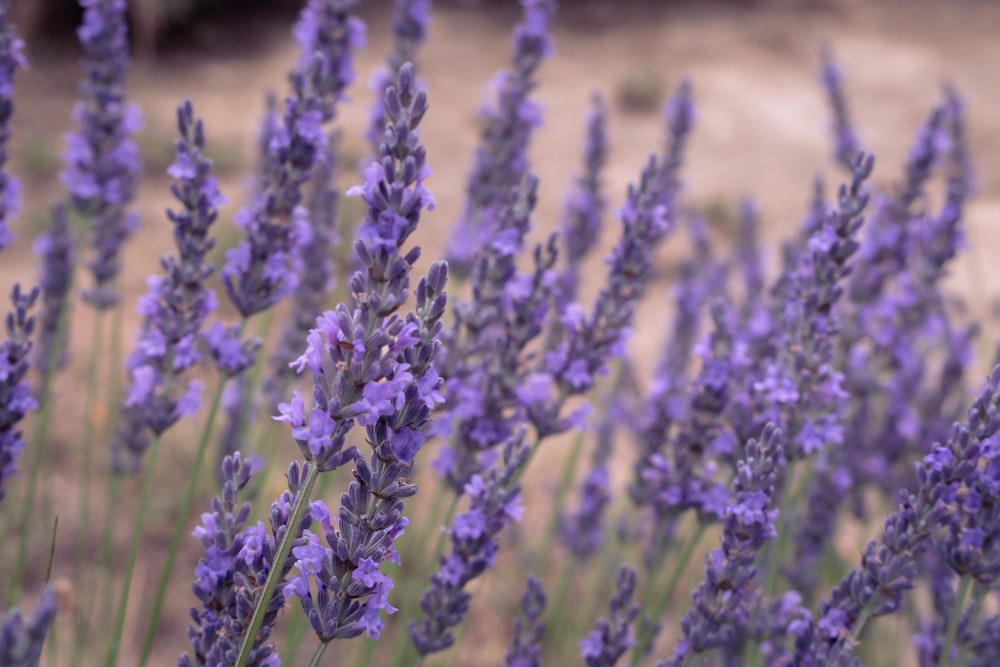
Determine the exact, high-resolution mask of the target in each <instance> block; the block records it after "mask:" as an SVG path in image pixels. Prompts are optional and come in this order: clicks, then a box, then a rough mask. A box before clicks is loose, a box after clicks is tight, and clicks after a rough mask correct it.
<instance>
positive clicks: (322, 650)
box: [309, 642, 330, 667]
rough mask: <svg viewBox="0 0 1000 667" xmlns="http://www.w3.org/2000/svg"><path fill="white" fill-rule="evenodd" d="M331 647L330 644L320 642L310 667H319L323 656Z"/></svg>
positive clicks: (310, 661)
mask: <svg viewBox="0 0 1000 667" xmlns="http://www.w3.org/2000/svg"><path fill="white" fill-rule="evenodd" d="M329 645H330V642H320V643H319V645H318V646H316V650H315V651H314V652H313V656H312V659H310V660H309V667H319V661H320V659H322V657H323V654H324V653H326V649H327V647H328V646H329Z"/></svg>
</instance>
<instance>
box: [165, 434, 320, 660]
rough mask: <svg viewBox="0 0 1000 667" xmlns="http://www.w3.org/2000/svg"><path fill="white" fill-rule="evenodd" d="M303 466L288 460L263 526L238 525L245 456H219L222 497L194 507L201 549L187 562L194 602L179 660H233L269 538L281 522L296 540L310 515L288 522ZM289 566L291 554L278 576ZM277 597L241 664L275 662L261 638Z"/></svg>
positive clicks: (268, 555)
mask: <svg viewBox="0 0 1000 667" xmlns="http://www.w3.org/2000/svg"><path fill="white" fill-rule="evenodd" d="M307 471H308V468H307V467H306V468H301V467H300V466H299V465H298V463H294V462H293V463H292V465H291V466H289V469H288V474H287V479H288V491H285V492H284V493H282V494H281V496H280V497H279V498H278V499H277V500H276V501H275V502H274V503H272V504H271V512H270V516H269V523H270V527H271V530H270V532H269V531H268V530H267V529H266V528H265V527H264V524H263V523H257V524H254V525H249V526H248V525H246V523H247V519H248V518H249V516H250V504H249V503H248V502H240V500H239V494H240V492H241V491H242V490H243V489H244V488H245V487H246V485H247V484H248V483H249V481H250V476H251V474H252V472H253V470H252V464H251V463H250V462H249V461H247V460H246V459H243V458H242V457H241V456H240V455H239V453H238V452H237V453H236V454H234V455H233V456H231V457H228V456H227V457H226V458H225V459H224V461H223V464H222V477H223V479H224V484H223V492H222V497H221V498H215V499H214V500H213V501H212V511H211V512H206V513H205V514H202V515H201V518H202V525H201V526H199V527H198V528H195V530H194V533H193V534H194V536H195V537H197V538H198V539H199V540H201V543H202V545H203V546H204V547H205V556H204V557H202V558H201V559H200V560H199V561H198V565H197V567H196V568H195V576H196V577H197V579H196V581H195V582H194V584H192V585H191V590H192V592H193V593H194V595H195V597H197V598H198V600H199V601H200V602H201V604H202V607H201V609H192V610H191V620H192V621H194V625H193V626H191V627H190V628H189V629H188V640H189V641H190V643H191V649H192V652H191V654H188V653H185V654H183V655H182V656H181V657H180V660H179V661H178V665H179V667H205V666H207V665H232V664H234V659H235V656H236V652H237V650H238V649H239V642H240V638H241V636H242V634H243V633H244V632H245V631H246V628H247V625H248V623H249V621H250V614H251V613H252V611H253V608H254V604H255V602H256V595H257V593H258V590H259V588H260V586H262V585H263V583H264V581H265V579H267V576H268V573H269V572H270V570H271V569H272V568H273V567H275V563H274V558H275V554H276V551H277V547H276V545H277V543H278V542H279V541H280V540H281V539H282V538H283V537H284V535H285V533H286V532H287V531H289V530H293V531H294V535H295V536H296V538H297V539H299V541H301V539H300V537H301V535H302V532H303V530H305V528H306V527H307V526H308V525H309V524H310V523H311V522H312V515H311V513H310V512H308V511H307V512H306V515H305V517H304V518H303V520H302V521H301V522H300V523H299V524H298V525H297V526H289V521H290V518H291V508H292V503H293V501H294V498H295V495H296V494H297V493H298V491H299V489H300V487H301V483H302V481H303V479H304V477H305V476H306V474H307ZM292 566H293V560H292V559H291V558H287V559H286V560H285V562H284V563H282V564H281V575H282V579H284V578H285V577H287V575H288V573H289V572H290V571H291V569H292ZM283 602H284V601H283V599H282V597H281V596H280V595H275V596H272V598H271V600H270V603H269V605H268V607H267V610H266V612H265V615H264V624H263V625H262V626H261V630H260V631H259V632H258V633H257V636H256V637H255V641H254V648H253V650H252V651H251V653H250V659H249V661H248V662H247V665H248V666H251V667H278V666H279V665H280V664H281V663H280V661H279V660H278V654H277V652H276V651H275V649H274V646H273V645H272V644H270V643H268V640H269V638H270V636H271V628H272V626H273V624H274V622H275V620H276V619H277V617H278V613H279V612H280V611H281V609H282V607H283Z"/></svg>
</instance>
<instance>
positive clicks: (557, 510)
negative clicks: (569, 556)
mask: <svg viewBox="0 0 1000 667" xmlns="http://www.w3.org/2000/svg"><path fill="white" fill-rule="evenodd" d="M585 441H586V433H584V432H583V431H579V432H577V434H576V438H574V439H573V447H572V448H571V449H570V453H569V459H568V460H567V461H566V463H565V465H563V470H562V476H561V477H560V478H559V486H557V487H556V496H555V500H554V502H553V503H552V508H551V510H550V511H549V521H548V525H547V526H546V528H545V533H544V536H543V537H542V543H541V545H540V546H539V548H538V551H537V552H536V553H537V554H538V557H539V558H545V557H546V556H547V555H548V554H549V553H551V551H552V545H553V542H554V541H555V538H556V533H558V532H559V519H560V517H562V516H564V514H565V511H564V510H565V508H564V507H563V505H565V503H566V496H568V495H569V491H570V487H571V486H572V485H573V480H574V479H576V468H577V462H578V461H579V460H580V454H581V453H582V452H583V445H584V443H585Z"/></svg>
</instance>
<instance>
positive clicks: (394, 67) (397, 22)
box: [365, 0, 431, 153]
mask: <svg viewBox="0 0 1000 667" xmlns="http://www.w3.org/2000/svg"><path fill="white" fill-rule="evenodd" d="M430 19H431V0H394V2H393V21H392V37H393V42H392V43H393V51H392V53H391V54H389V62H388V63H387V67H385V68H381V69H378V70H376V71H375V73H374V74H373V75H372V80H371V89H372V90H374V91H375V102H374V103H373V104H372V109H371V114H370V116H369V120H368V133H367V134H366V135H365V138H366V139H368V142H369V143H370V144H371V146H372V149H373V150H374V151H375V152H376V153H378V147H379V144H380V143H382V136H383V135H384V134H385V123H386V116H385V107H384V106H383V104H382V100H383V99H385V93H386V91H387V90H388V89H389V87H390V86H392V84H393V82H394V81H395V80H396V76H397V75H398V73H399V68H400V67H402V66H403V65H405V64H406V63H416V60H417V59H416V55H417V47H419V46H420V44H421V43H423V41H424V40H425V39H426V38H427V24H428V23H429V22H430Z"/></svg>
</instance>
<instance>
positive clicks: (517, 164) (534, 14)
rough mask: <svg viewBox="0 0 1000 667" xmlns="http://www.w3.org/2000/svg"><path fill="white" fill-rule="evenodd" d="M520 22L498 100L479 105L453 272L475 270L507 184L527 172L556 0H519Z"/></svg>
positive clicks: (450, 256) (513, 184) (511, 184)
mask: <svg viewBox="0 0 1000 667" xmlns="http://www.w3.org/2000/svg"><path fill="white" fill-rule="evenodd" d="M522 4H523V6H524V16H523V21H522V22H521V23H519V24H518V25H517V26H516V27H515V28H514V55H513V59H512V63H511V68H510V69H509V70H507V71H502V72H500V73H499V75H498V78H497V80H496V82H495V87H496V103H495V105H492V106H489V107H487V108H485V109H483V111H482V112H481V113H482V116H483V118H484V121H485V122H484V124H483V130H482V133H481V136H480V142H479V147H478V148H477V149H476V155H475V161H474V164H473V167H472V171H471V173H470V174H469V179H468V183H467V184H466V189H465V194H466V202H465V210H464V213H463V214H462V217H461V219H460V220H459V221H458V223H457V224H456V225H455V230H454V232H453V235H452V242H451V245H450V246H449V249H448V264H449V266H450V268H451V270H452V272H454V273H455V274H456V275H458V276H460V277H465V276H468V275H469V273H471V271H472V270H473V268H474V267H473V262H474V255H473V254H474V253H475V252H476V250H478V248H479V247H480V246H481V245H483V244H484V243H485V242H486V241H487V240H488V239H490V238H491V237H492V235H493V229H492V227H493V225H494V221H495V219H496V218H497V216H498V215H499V214H500V211H501V209H503V208H504V207H505V205H506V203H507V198H508V196H509V193H510V190H511V188H514V187H517V186H518V185H520V184H521V182H522V180H524V177H525V176H526V175H527V174H528V155H527V154H528V144H529V142H530V139H531V134H532V132H533V131H534V129H535V127H536V126H537V125H538V124H539V121H540V119H539V114H538V113H537V111H536V110H535V109H534V106H533V104H532V103H531V102H530V101H529V99H528V95H529V94H530V93H531V91H532V89H533V88H534V87H535V85H536V83H535V76H536V71H537V69H538V67H539V66H540V65H541V63H542V60H543V59H544V58H545V57H546V56H548V55H549V54H550V53H551V52H552V44H551V39H550V37H549V35H548V27H549V24H550V23H551V21H552V18H553V15H554V14H555V9H556V7H555V2H554V0H523V2H522Z"/></svg>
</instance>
